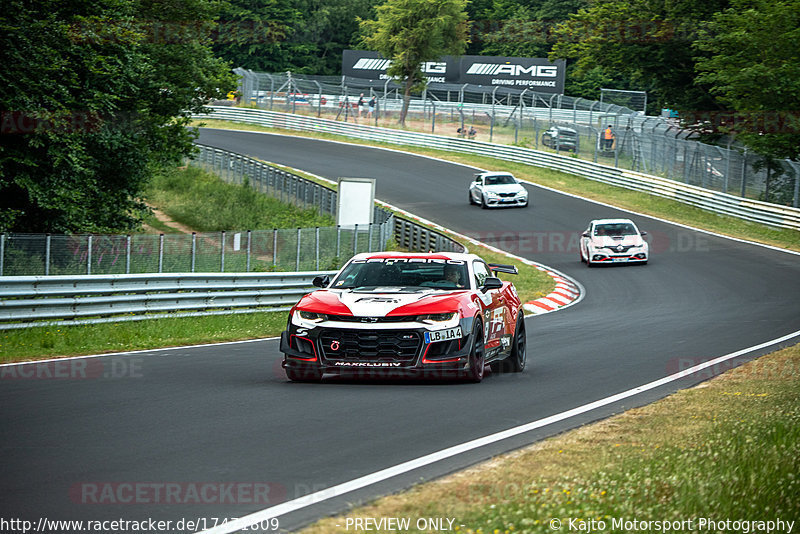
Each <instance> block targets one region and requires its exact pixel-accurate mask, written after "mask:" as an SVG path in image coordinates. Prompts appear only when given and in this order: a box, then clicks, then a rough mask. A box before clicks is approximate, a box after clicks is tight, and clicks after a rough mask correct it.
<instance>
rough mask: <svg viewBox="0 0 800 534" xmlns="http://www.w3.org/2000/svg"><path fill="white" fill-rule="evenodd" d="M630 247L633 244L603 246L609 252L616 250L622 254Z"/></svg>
mask: <svg viewBox="0 0 800 534" xmlns="http://www.w3.org/2000/svg"><path fill="white" fill-rule="evenodd" d="M632 247H633V245H628V246H624V245H610V246H607V247H604V248H607V249H608V250H610V251H611V252H616V253H618V254H624V253H625V252H628V251H629V250H630V249H631V248H632Z"/></svg>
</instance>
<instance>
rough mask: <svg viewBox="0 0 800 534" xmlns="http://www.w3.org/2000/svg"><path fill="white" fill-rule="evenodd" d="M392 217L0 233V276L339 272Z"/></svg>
mask: <svg viewBox="0 0 800 534" xmlns="http://www.w3.org/2000/svg"><path fill="white" fill-rule="evenodd" d="M391 232H392V221H391V220H389V219H388V218H387V220H386V221H384V222H383V223H381V224H370V225H363V226H361V227H358V228H342V227H325V228H296V229H294V228H292V229H275V230H253V231H250V230H247V231H242V232H214V233H195V234H161V235H153V234H131V235H42V234H0V276H3V275H5V276H14V275H18V276H23V275H24V276H33V275H81V274H132V273H194V272H253V271H301V270H320V269H323V270H330V269H338V268H339V267H340V266H341V264H342V263H343V262H344V261H346V260H347V259H349V258H350V257H351V256H352V255H353V254H355V253H358V252H368V251H370V252H371V251H376V250H383V249H384V247H385V245H386V242H387V240H389V239H390V237H391V235H392V233H391Z"/></svg>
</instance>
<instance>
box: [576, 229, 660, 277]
mask: <svg viewBox="0 0 800 534" xmlns="http://www.w3.org/2000/svg"><path fill="white" fill-rule="evenodd" d="M645 235H647V232H640V231H639V229H638V228H637V227H636V224H634V222H633V221H631V220H630V219H596V220H594V221H592V222H590V223H589V227H588V228H587V229H586V230H585V231H584V232H583V234H581V241H580V254H581V261H582V262H586V265H587V266H588V267H593V266H594V265H598V264H607V263H640V264H645V263H647V260H648V259H649V258H650V246H649V245H648V244H647V241H645V240H644V239H642V236H645Z"/></svg>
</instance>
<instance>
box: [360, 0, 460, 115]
mask: <svg viewBox="0 0 800 534" xmlns="http://www.w3.org/2000/svg"><path fill="white" fill-rule="evenodd" d="M466 4H467V0H387V2H386V3H385V4H383V5H381V6H378V7H377V9H376V11H377V15H378V18H377V20H360V24H361V30H362V32H363V34H364V43H365V44H366V45H367V47H369V48H371V49H373V50H376V51H378V52H380V53H381V54H383V56H384V57H386V58H388V59H391V60H392V64H391V66H390V67H389V69H388V70H387V74H388V75H389V76H392V77H393V78H394V79H395V80H397V81H398V82H399V83H401V84H402V85H403V108H402V111H401V112H400V121H399V122H400V124H402V125H405V120H406V114H407V113H408V105H409V103H410V102H411V92H412V91H413V90H419V89H420V88H422V87H424V83H425V77H424V75H423V73H422V67H421V64H422V63H423V62H425V61H436V60H438V59H439V58H441V57H442V56H444V55H448V54H450V55H461V54H463V53H464V50H465V49H466V46H467V41H468V33H467V32H468V23H467V13H466V11H465V9H466Z"/></svg>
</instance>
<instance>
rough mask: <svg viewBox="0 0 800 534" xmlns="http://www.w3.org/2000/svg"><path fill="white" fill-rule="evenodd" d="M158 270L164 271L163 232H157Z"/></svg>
mask: <svg viewBox="0 0 800 534" xmlns="http://www.w3.org/2000/svg"><path fill="white" fill-rule="evenodd" d="M158 272H160V273H161V272H164V234H158Z"/></svg>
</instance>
